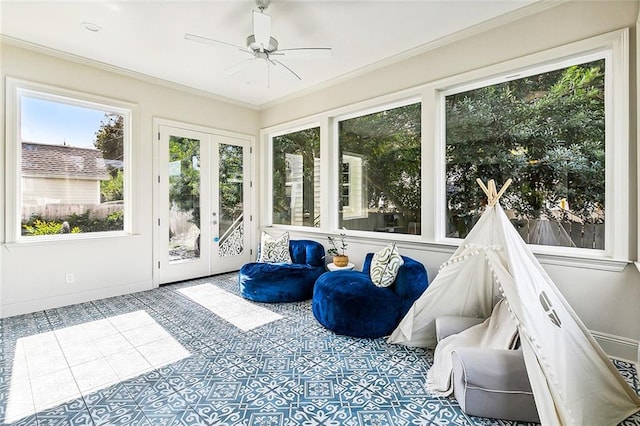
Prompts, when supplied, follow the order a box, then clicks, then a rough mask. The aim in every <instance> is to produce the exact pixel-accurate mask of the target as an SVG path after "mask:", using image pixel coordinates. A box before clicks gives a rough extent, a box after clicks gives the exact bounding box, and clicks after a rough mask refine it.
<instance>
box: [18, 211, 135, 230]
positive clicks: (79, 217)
mask: <svg viewBox="0 0 640 426" xmlns="http://www.w3.org/2000/svg"><path fill="white" fill-rule="evenodd" d="M64 222H66V223H67V224H68V225H69V232H70V233H72V234H77V233H80V232H106V231H121V230H122V229H124V212H123V211H122V210H119V211H116V212H113V213H111V214H110V215H109V216H108V217H106V218H104V219H100V218H96V217H91V213H90V212H89V211H88V210H87V211H86V212H84V213H82V214H72V215H70V216H68V217H65V218H55V219H53V220H45V219H43V218H42V216H40V215H33V216H31V218H29V220H28V221H27V222H26V223H23V225H22V228H23V232H22V234H23V235H52V234H62V233H65V232H63V229H62V228H63V223H64Z"/></svg>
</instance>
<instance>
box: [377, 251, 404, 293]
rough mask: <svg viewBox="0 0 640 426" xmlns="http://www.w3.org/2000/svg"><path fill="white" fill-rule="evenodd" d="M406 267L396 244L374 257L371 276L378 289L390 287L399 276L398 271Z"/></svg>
mask: <svg viewBox="0 0 640 426" xmlns="http://www.w3.org/2000/svg"><path fill="white" fill-rule="evenodd" d="M402 265H404V260H402V256H400V253H398V248H397V247H396V243H393V244H391V245H388V246H386V247H385V248H383V249H382V250H380V251H379V252H377V253H375V254H374V255H373V259H372V260H371V266H370V269H369V276H370V277H371V281H373V283H374V284H375V285H376V286H378V287H389V286H390V285H391V284H393V283H394V281H395V280H396V277H397V276H398V270H399V269H400V267H401V266H402Z"/></svg>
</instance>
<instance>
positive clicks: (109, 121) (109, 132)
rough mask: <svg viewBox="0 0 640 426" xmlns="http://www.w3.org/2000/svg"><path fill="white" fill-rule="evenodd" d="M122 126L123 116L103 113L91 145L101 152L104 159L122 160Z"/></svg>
mask: <svg viewBox="0 0 640 426" xmlns="http://www.w3.org/2000/svg"><path fill="white" fill-rule="evenodd" d="M123 126H124V116H123V115H121V114H113V113H105V115H104V118H103V119H102V121H100V128H99V129H98V131H97V132H96V140H95V141H94V142H93V146H95V147H96V149H99V150H100V151H101V152H102V156H103V157H104V158H105V160H115V161H123V160H124V138H123V135H124V131H123Z"/></svg>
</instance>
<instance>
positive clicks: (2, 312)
mask: <svg viewBox="0 0 640 426" xmlns="http://www.w3.org/2000/svg"><path fill="white" fill-rule="evenodd" d="M152 288H153V283H152V282H151V280H145V281H139V282H135V283H128V284H124V285H119V286H113V287H103V288H97V289H91V290H87V291H83V292H74V293H69V294H64V295H60V296H53V297H47V298H41V299H33V300H25V301H20V302H16V303H7V304H3V305H0V318H7V317H12V316H15V315H22V314H28V313H31V312H37V311H42V310H44V309H53V308H59V307H61V306H68V305H75V304H76V303H84V302H91V301H93V300H99V299H105V298H107V297H114V296H122V295H123V294H130V293H136V292H139V291H145V290H151V289H152Z"/></svg>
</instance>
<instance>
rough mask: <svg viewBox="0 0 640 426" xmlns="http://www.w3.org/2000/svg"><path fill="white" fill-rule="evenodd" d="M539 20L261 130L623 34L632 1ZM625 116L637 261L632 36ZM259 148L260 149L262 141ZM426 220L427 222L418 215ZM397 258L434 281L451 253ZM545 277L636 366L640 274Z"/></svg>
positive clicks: (498, 30)
mask: <svg viewBox="0 0 640 426" xmlns="http://www.w3.org/2000/svg"><path fill="white" fill-rule="evenodd" d="M558 4H559V5H557V6H554V7H552V8H548V9H541V10H539V11H538V12H537V13H536V14H534V15H531V16H526V17H520V18H518V19H516V20H513V21H511V22H506V23H505V22H504V21H503V22H501V23H500V25H499V26H497V27H494V28H484V29H483V30H482V32H477V33H475V34H467V36H465V37H452V38H451V40H450V41H449V42H447V43H440V44H439V45H438V46H437V47H434V48H433V49H432V50H429V51H425V52H424V53H421V54H419V55H417V56H414V57H411V58H409V59H406V60H403V61H402V62H399V63H395V64H392V65H388V66H385V67H383V68H379V69H377V70H373V71H370V72H368V73H363V74H361V75H357V76H355V77H354V78H351V79H348V80H345V81H343V82H341V83H339V84H336V85H334V86H331V87H327V88H322V89H319V90H317V91H315V92H308V93H305V94H304V96H300V97H297V98H292V99H289V100H287V101H281V102H277V103H273V104H271V105H268V106H267V108H266V109H265V110H264V111H263V112H262V114H261V116H260V118H261V123H260V124H261V127H262V128H268V127H271V126H276V125H278V124H282V123H286V122H289V121H292V120H296V119H303V118H304V117H308V116H312V115H314V114H319V113H321V112H324V111H330V110H334V109H337V108H340V107H343V106H345V105H350V104H354V103H358V102H362V101H365V100H368V99H372V98H376V97H380V96H384V95H388V94H392V93H394V92H398V91H401V90H404V89H407V88H412V87H417V86H420V85H424V84H427V83H430V82H434V81H438V80H441V79H444V78H447V77H451V76H455V75H458V74H462V73H464V72H468V71H472V70H475V69H480V68H483V67H486V66H489V65H493V64H498V63H501V62H504V61H508V60H512V59H516V58H519V57H522V56H525V55H529V54H532V53H536V52H541V51H544V50H547V49H551V48H554V47H558V46H562V45H564V44H568V43H572V42H575V41H579V40H583V39H587V38H589V37H593V36H596V35H600V34H604V33H607V32H611V31H614V30H618V29H621V28H625V27H630V28H631V29H632V31H635V30H636V20H637V17H638V2H637V1H617V2H611V1H598V2H593V1H569V2H566V3H558ZM631 44H632V45H631V70H630V75H631V76H632V80H633V81H632V82H631V84H630V86H631V91H630V102H631V105H632V107H631V110H630V111H629V117H630V121H631V122H632V125H631V126H630V127H631V129H630V134H631V141H630V145H631V152H630V169H631V170H632V172H631V174H632V176H630V182H631V188H630V190H629V192H628V194H624V196H628V197H629V199H630V204H631V206H632V209H633V210H634V211H633V212H631V214H630V216H631V221H630V222H631V223H630V228H629V233H630V235H632V237H631V243H630V245H631V247H630V250H631V252H632V253H633V256H634V257H635V253H636V237H635V236H636V234H637V229H636V217H637V216H636V212H635V208H636V206H637V196H636V191H637V187H636V166H637V162H636V158H635V157H636V156H635V153H636V145H637V142H636V137H637V136H636V125H635V123H636V120H637V117H636V109H635V104H636V101H637V98H636V93H635V87H636V82H635V76H636V72H635V63H636V62H635V61H636V45H635V35H633V32H632V41H631ZM261 143H264V141H261ZM423 214H426V213H425V212H423ZM295 237H305V238H311V239H317V240H319V241H321V242H323V243H325V245H326V239H324V237H323V236H319V235H318V234H317V233H304V232H298V231H297V232H295V233H294V234H292V238H295ZM386 242H387V241H385V240H379V241H376V240H371V239H369V240H366V241H365V240H359V239H358V238H352V239H351V241H350V245H349V253H348V254H349V255H350V259H351V261H353V262H354V263H356V264H357V266H360V265H359V264H358V262H360V263H361V262H362V259H363V258H364V255H365V253H367V252H370V251H374V250H376V249H378V248H381V247H383V246H384V245H385V244H386ZM399 247H400V251H401V252H402V253H403V254H406V255H408V256H410V257H414V258H416V259H418V260H420V261H421V262H423V263H424V264H425V266H426V267H427V269H428V270H429V275H430V277H431V278H433V277H434V276H435V274H436V272H437V270H438V267H439V266H440V264H441V263H442V262H444V261H445V260H446V259H447V258H448V257H449V255H450V254H451V253H452V249H451V248H450V247H445V246H438V245H435V244H427V243H418V242H405V243H403V242H400V243H399ZM544 266H545V269H546V270H547V271H548V273H549V274H550V275H551V277H552V278H553V280H554V281H555V282H556V284H557V286H558V287H559V289H560V290H561V291H562V293H563V294H564V295H565V296H566V298H567V299H568V301H569V303H570V304H571V305H572V307H573V308H574V309H575V311H576V312H577V313H578V315H579V316H580V317H581V318H582V320H583V321H584V322H585V324H586V325H587V327H588V328H589V329H590V330H592V332H593V333H594V335H595V336H596V338H597V339H598V340H599V341H600V343H601V344H602V346H603V347H604V348H605V350H606V351H608V353H610V354H612V355H615V356H619V357H622V358H625V359H632V360H635V359H636V358H637V353H638V349H637V345H638V339H640V273H639V272H638V271H637V270H636V268H635V266H633V265H632V264H629V265H628V266H627V267H626V268H624V270H623V271H621V272H620V271H619V272H612V271H607V270H602V269H591V268H584V267H572V266H559V265H556V264H553V262H549V261H545V262H544Z"/></svg>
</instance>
